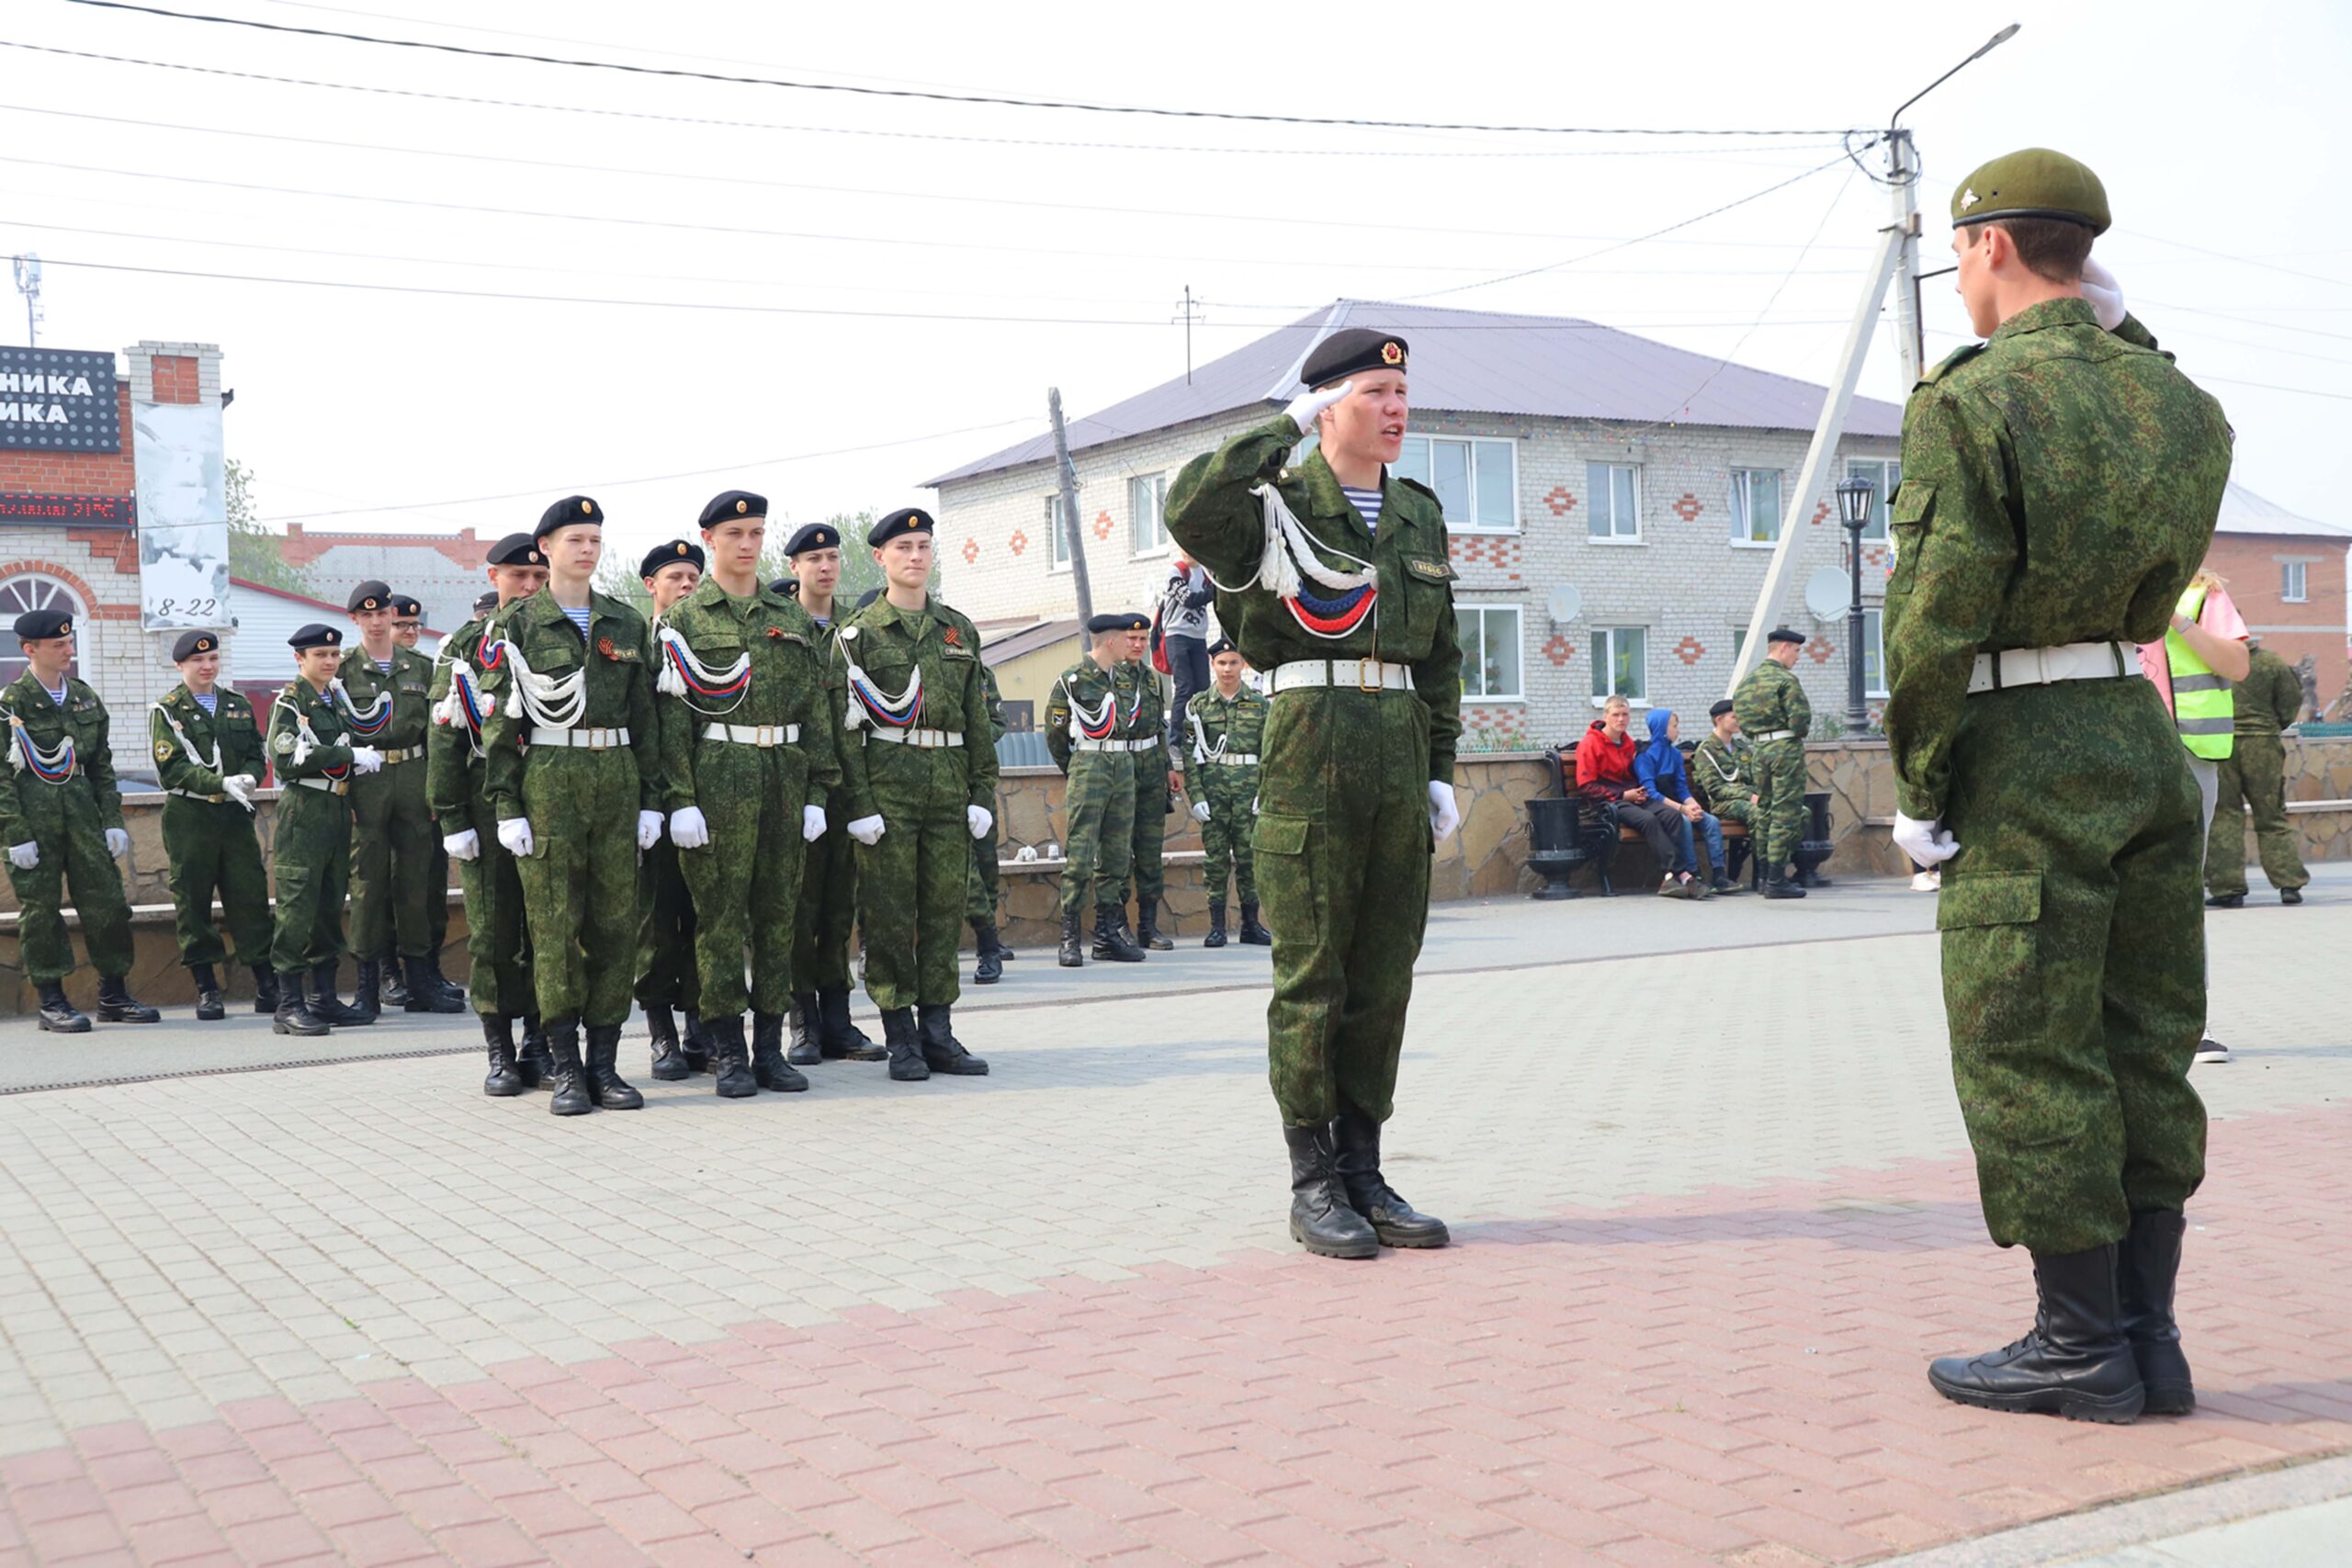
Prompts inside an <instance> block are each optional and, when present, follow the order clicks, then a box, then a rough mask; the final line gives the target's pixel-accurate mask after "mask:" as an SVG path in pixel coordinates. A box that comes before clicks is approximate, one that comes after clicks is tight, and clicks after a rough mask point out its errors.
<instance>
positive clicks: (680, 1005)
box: [637, 539, 710, 1083]
mask: <svg viewBox="0 0 2352 1568" xmlns="http://www.w3.org/2000/svg"><path fill="white" fill-rule="evenodd" d="M703 560H704V557H703V551H702V547H701V546H700V545H697V544H693V543H691V542H689V541H687V540H684V539H672V540H671V541H670V542H669V543H667V544H663V545H656V546H654V547H652V548H651V549H650V550H648V551H646V553H645V558H644V559H643V560H642V561H639V563H638V569H637V575H638V579H639V581H641V582H643V583H644V584H645V591H646V592H648V593H650V594H651V595H652V596H653V619H652V621H651V623H650V626H651V629H652V631H653V633H654V635H655V637H657V638H658V637H660V635H661V630H662V616H663V615H667V614H669V613H670V611H671V610H672V609H673V607H674V606H675V605H676V604H677V603H678V601H680V600H681V599H684V597H685V596H686V595H687V594H689V593H691V592H694V591H695V584H697V583H699V582H701V581H702V570H703ZM657 651H658V649H657ZM658 683H659V682H658V681H657V685H658ZM655 706H656V707H657V708H658V707H659V706H660V704H658V703H657V704H656V705H655ZM701 1004H702V981H701V979H700V977H699V976H697V974H696V972H695V901H694V896H693V895H692V894H691V893H689V892H688V891H687V889H686V875H685V873H684V872H683V871H680V870H679V869H678V846H677V845H676V844H675V843H674V842H673V841H672V840H671V839H670V837H669V835H668V834H666V833H665V834H663V835H662V840H661V842H659V843H657V844H655V845H654V846H653V847H652V848H651V849H650V850H648V851H646V852H645V853H644V855H643V856H642V857H641V858H640V859H639V862H638V866H637V1005H638V1006H639V1007H641V1008H643V1009H644V1010H645V1032H646V1034H647V1036H648V1037H649V1038H650V1041H651V1043H652V1054H653V1065H652V1073H653V1076H654V1077H655V1078H657V1079H659V1080H660V1081H661V1082H663V1083H675V1082H677V1081H679V1080H680V1079H682V1078H687V1077H693V1076H694V1075H695V1073H698V1072H707V1071H708V1070H709V1069H710V1036H709V1035H708V1034H707V1032H705V1031H704V1028H703V1022H702V1005H701ZM673 1008H674V1009H678V1010H682V1011H684V1013H685V1015H686V1032H685V1038H684V1041H683V1042H682V1041H681V1040H680V1038H679V1035H678V1021H677V1019H676V1018H675V1017H674V1016H673V1013H672V1011H671V1010H672V1009H673ZM697 1058H699V1059H697Z"/></svg>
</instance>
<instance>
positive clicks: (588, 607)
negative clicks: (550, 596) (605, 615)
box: [563, 604, 595, 642]
mask: <svg viewBox="0 0 2352 1568" xmlns="http://www.w3.org/2000/svg"><path fill="white" fill-rule="evenodd" d="M594 608H595V606H594V604H582V605H581V606H580V608H578V609H577V610H566V611H565V612H564V613H563V614H564V616H565V618H566V619H568V620H570V621H571V624H572V625H573V626H578V627H579V628H580V640H581V641H582V642H585V641H587V640H588V615H589V612H590V611H592V610H594Z"/></svg>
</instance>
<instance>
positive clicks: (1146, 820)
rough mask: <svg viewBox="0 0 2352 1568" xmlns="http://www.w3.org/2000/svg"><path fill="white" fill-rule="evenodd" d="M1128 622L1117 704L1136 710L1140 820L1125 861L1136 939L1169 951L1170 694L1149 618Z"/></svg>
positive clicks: (1122, 890) (1123, 893)
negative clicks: (1156, 665) (1164, 906)
mask: <svg viewBox="0 0 2352 1568" xmlns="http://www.w3.org/2000/svg"><path fill="white" fill-rule="evenodd" d="M1126 622H1127V626H1126V631H1127V645H1126V656H1127V657H1126V662H1125V663H1124V664H1122V665H1120V666H1119V678H1120V680H1121V681H1122V682H1125V684H1124V685H1123V687H1122V690H1121V695H1120V698H1119V704H1120V707H1121V708H1122V710H1123V711H1124V710H1125V708H1126V707H1127V706H1128V705H1133V706H1134V708H1135V715H1136V716H1135V719H1134V721H1133V723H1132V724H1131V725H1130V726H1129V728H1128V732H1129V734H1130V735H1131V736H1132V737H1133V740H1132V742H1131V744H1133V745H1134V747H1135V749H1136V752H1135V758H1136V820H1135V839H1134V843H1133V847H1132V848H1131V849H1130V850H1129V852H1128V854H1127V864H1128V866H1129V868H1130V869H1131V870H1132V871H1133V872H1134V874H1135V887H1136V923H1135V944H1136V946H1137V947H1142V948H1149V949H1151V950H1152V951H1153V952H1155V953H1166V952H1168V951H1169V950H1170V948H1173V947H1174V946H1175V945H1176V944H1175V943H1174V942H1170V940H1169V939H1168V938H1166V937H1164V936H1162V935H1160V934H1159V900H1160V897H1161V896H1162V895H1163V894H1165V893H1166V892H1167V890H1168V868H1167V862H1166V859H1165V851H1166V847H1167V842H1168V818H1170V816H1172V815H1173V814H1174V811H1175V802H1174V800H1173V799H1172V798H1171V796H1172V795H1173V792H1174V790H1175V788H1176V786H1177V784H1179V783H1180V782H1181V781H1180V775H1179V774H1178V773H1177V771H1176V762H1175V758H1174V755H1173V753H1172V750H1171V746H1170V740H1169V737H1168V703H1167V699H1166V697H1165V696H1164V695H1163V694H1161V691H1160V687H1159V671H1157V670H1154V669H1153V668H1152V667H1151V622H1150V621H1149V620H1148V619H1147V618H1145V617H1144V616H1142V615H1129V616H1127V618H1126ZM1147 741H1148V742H1151V743H1152V744H1149V745H1147V744H1146V742H1147ZM1126 897H1127V888H1126V884H1125V881H1122V882H1121V883H1120V884H1119V902H1120V904H1121V905H1122V906H1124V905H1125V903H1126Z"/></svg>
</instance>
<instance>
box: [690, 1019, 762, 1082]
mask: <svg viewBox="0 0 2352 1568" xmlns="http://www.w3.org/2000/svg"><path fill="white" fill-rule="evenodd" d="M704 1023H705V1025H706V1027H707V1028H708V1029H709V1031H710V1070H711V1072H712V1073H713V1074H714V1075H715V1076H716V1079H717V1081H716V1082H715V1083H713V1084H712V1086H711V1087H712V1089H714V1090H715V1091H716V1092H717V1093H718V1098H719V1099H721V1100H749V1099H751V1098H752V1096H753V1095H755V1094H757V1093H759V1092H760V1080H759V1079H757V1078H755V1077H752V1053H751V1048H750V1047H749V1046H747V1045H745V1044H744V1043H743V1016H742V1014H741V1013H738V1014H736V1015H735V1016H734V1017H733V1018H713V1019H706V1020H705V1021H704Z"/></svg>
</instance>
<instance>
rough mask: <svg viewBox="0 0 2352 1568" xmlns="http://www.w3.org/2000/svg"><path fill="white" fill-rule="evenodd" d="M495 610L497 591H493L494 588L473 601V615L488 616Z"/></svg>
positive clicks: (496, 606)
mask: <svg viewBox="0 0 2352 1568" xmlns="http://www.w3.org/2000/svg"><path fill="white" fill-rule="evenodd" d="M497 608H498V590H497V589H495V588H493V589H492V590H491V591H490V592H487V593H483V594H481V595H479V596H478V597H477V598H476V599H475V600H474V614H475V615H489V614H490V613H491V612H492V610H495V609H497Z"/></svg>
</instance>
